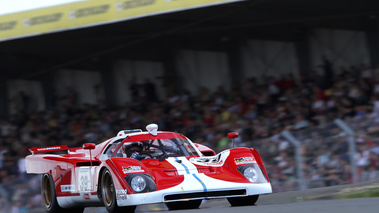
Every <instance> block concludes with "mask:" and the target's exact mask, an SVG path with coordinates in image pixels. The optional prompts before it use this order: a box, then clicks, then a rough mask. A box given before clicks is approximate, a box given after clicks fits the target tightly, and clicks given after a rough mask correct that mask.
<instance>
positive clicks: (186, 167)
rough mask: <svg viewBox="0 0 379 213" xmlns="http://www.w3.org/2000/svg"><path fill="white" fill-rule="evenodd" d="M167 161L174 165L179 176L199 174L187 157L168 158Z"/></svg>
mask: <svg viewBox="0 0 379 213" xmlns="http://www.w3.org/2000/svg"><path fill="white" fill-rule="evenodd" d="M167 161H168V162H169V163H170V164H171V165H173V166H174V167H175V168H176V170H177V171H178V174H179V175H186V174H187V175H188V174H198V173H199V172H198V171H197V168H196V166H195V165H193V164H192V163H191V162H190V161H189V160H187V158H186V157H174V158H168V159H167Z"/></svg>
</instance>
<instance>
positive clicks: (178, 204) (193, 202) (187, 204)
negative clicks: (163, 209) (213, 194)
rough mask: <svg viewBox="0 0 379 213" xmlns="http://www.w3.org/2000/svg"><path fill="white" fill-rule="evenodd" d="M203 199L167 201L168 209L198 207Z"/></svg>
mask: <svg viewBox="0 0 379 213" xmlns="http://www.w3.org/2000/svg"><path fill="white" fill-rule="evenodd" d="M201 201H203V200H188V201H177V202H167V203H165V204H166V206H167V208H168V210H181V209H197V208H199V206H200V204H201Z"/></svg>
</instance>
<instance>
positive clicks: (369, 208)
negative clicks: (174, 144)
mask: <svg viewBox="0 0 379 213" xmlns="http://www.w3.org/2000/svg"><path fill="white" fill-rule="evenodd" d="M369 189H379V182H369V183H360V184H349V185H338V186H331V187H322V188H315V189H308V190H302V191H292V192H282V193H273V194H267V195H261V196H260V197H259V199H258V201H257V203H256V205H254V206H244V207H231V206H230V204H229V203H228V201H227V199H216V200H205V201H203V203H202V204H201V206H200V208H199V209H193V210H180V211H168V210H167V208H166V206H165V205H164V204H154V205H143V206H139V207H138V208H137V210H136V213H137V212H154V213H161V212H166V213H167V212H170V213H192V212H197V213H200V212H207V213H229V212H233V213H243V212H258V213H276V212H278V213H287V212H288V213H298V212H299V213H303V212H304V213H308V212H312V213H318V212H320V213H328V212H330V213H339V212H341V213H342V212H343V213H350V212H351V213H357V212H358V213H360V212H361V213H378V212H379V197H377V198H358V199H335V196H336V195H342V194H346V193H351V192H358V191H364V190H369ZM106 212H107V211H106V210H105V208H87V209H86V210H85V211H84V213H106Z"/></svg>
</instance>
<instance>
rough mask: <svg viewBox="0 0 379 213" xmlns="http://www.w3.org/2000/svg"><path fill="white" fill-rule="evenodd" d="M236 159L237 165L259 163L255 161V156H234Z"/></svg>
mask: <svg viewBox="0 0 379 213" xmlns="http://www.w3.org/2000/svg"><path fill="white" fill-rule="evenodd" d="M234 161H235V163H236V164H237V165H239V164H248V163H257V161H255V158H254V157H241V158H234Z"/></svg>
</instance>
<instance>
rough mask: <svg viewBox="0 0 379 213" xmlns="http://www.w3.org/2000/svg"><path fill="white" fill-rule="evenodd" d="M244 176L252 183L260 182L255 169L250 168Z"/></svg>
mask: <svg viewBox="0 0 379 213" xmlns="http://www.w3.org/2000/svg"><path fill="white" fill-rule="evenodd" d="M243 175H244V176H245V177H246V178H247V179H248V180H249V181H250V182H256V181H257V180H258V173H257V171H256V170H255V169H254V168H253V167H248V168H247V169H245V171H244V172H243Z"/></svg>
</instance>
